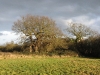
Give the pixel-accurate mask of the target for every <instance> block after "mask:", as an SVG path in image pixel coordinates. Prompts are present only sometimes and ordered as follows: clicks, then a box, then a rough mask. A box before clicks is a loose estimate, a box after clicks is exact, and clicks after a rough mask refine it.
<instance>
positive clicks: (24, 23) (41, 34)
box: [12, 15, 62, 52]
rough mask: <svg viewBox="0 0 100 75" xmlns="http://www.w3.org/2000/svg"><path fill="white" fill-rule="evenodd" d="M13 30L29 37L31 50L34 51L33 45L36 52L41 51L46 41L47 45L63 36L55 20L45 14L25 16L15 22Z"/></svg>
mask: <svg viewBox="0 0 100 75" xmlns="http://www.w3.org/2000/svg"><path fill="white" fill-rule="evenodd" d="M12 30H13V31H15V32H16V33H20V34H22V35H23V34H24V35H25V37H26V36H27V37H28V39H29V40H30V52H32V51H33V48H32V46H33V47H34V50H35V52H39V50H40V48H41V46H42V45H43V44H44V43H46V46H47V45H50V44H52V43H53V42H54V41H55V39H56V38H59V37H61V36H62V32H61V31H60V30H59V29H58V27H57V26H56V24H55V21H53V20H52V19H50V18H48V17H45V16H33V15H26V16H23V17H21V19H19V20H17V21H16V22H14V25H13V27H12ZM33 36H34V37H35V38H33Z"/></svg>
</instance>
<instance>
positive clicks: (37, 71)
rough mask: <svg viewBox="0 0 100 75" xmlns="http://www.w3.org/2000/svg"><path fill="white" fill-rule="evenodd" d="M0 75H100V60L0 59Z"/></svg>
mask: <svg viewBox="0 0 100 75" xmlns="http://www.w3.org/2000/svg"><path fill="white" fill-rule="evenodd" d="M0 75H100V59H89V58H75V57H64V58H60V57H55V58H53V57H45V58H36V57H32V58H18V59H17V58H14V59H13V58H12V59H11V58H7V59H0Z"/></svg>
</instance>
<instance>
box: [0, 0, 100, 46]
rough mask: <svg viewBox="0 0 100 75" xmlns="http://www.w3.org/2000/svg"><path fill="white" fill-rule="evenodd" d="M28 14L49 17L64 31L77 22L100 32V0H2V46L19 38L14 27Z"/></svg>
mask: <svg viewBox="0 0 100 75" xmlns="http://www.w3.org/2000/svg"><path fill="white" fill-rule="evenodd" d="M27 14H31V15H39V16H48V17H50V18H52V19H53V20H55V22H56V24H57V25H58V27H60V28H61V29H62V30H65V29H66V27H67V23H69V22H77V23H82V24H84V25H87V26H89V27H91V28H93V29H94V30H96V31H98V32H100V25H99V24H100V0H0V44H4V43H6V42H10V41H15V40H16V39H17V38H18V37H17V36H18V35H16V34H15V33H14V32H13V31H12V25H13V24H14V22H15V21H17V20H18V19H19V18H20V17H21V16H25V15H27Z"/></svg>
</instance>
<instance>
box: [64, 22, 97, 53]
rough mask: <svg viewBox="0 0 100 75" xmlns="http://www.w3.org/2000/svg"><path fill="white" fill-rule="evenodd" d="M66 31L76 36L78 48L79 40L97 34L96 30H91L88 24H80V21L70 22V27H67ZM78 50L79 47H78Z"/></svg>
mask: <svg viewBox="0 0 100 75" xmlns="http://www.w3.org/2000/svg"><path fill="white" fill-rule="evenodd" d="M66 31H67V32H68V33H69V34H71V35H72V36H75V37H76V38H75V46H76V49H77V44H78V42H80V41H82V40H83V38H84V37H87V38H88V37H92V36H94V35H95V33H96V32H94V31H93V30H91V29H90V28H89V27H87V26H86V25H83V24H80V23H69V27H68V28H67V29H66ZM77 52H78V49H77Z"/></svg>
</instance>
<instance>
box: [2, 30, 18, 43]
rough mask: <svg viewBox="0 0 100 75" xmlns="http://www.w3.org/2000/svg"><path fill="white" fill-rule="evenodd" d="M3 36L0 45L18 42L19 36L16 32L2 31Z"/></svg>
mask: <svg viewBox="0 0 100 75" xmlns="http://www.w3.org/2000/svg"><path fill="white" fill-rule="evenodd" d="M0 33H2V34H3V35H1V36H0V44H5V43H6V42H11V41H14V42H16V39H17V38H18V35H16V34H15V33H14V32H10V31H0Z"/></svg>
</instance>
